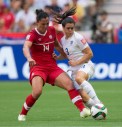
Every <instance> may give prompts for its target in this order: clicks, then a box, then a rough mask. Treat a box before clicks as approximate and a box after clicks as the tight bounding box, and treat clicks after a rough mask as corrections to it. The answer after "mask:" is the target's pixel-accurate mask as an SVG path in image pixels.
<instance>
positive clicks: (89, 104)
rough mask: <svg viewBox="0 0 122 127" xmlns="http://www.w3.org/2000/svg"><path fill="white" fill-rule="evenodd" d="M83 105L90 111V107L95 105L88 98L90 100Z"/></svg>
mask: <svg viewBox="0 0 122 127" xmlns="http://www.w3.org/2000/svg"><path fill="white" fill-rule="evenodd" d="M85 105H86V106H87V107H88V108H89V109H91V107H92V106H93V105H95V102H94V101H93V100H92V99H91V98H90V99H89V100H88V101H87V102H86V103H85Z"/></svg>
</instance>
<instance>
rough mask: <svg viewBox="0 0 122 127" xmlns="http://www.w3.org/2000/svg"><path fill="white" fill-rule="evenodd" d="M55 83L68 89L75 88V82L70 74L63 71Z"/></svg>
mask: <svg viewBox="0 0 122 127" xmlns="http://www.w3.org/2000/svg"><path fill="white" fill-rule="evenodd" d="M55 85H56V86H58V87H61V88H63V89H66V90H71V89H73V88H74V87H73V82H72V80H71V79H70V78H69V76H68V75H67V74H66V73H65V72H63V73H61V74H60V75H59V76H58V77H57V78H56V79H55Z"/></svg>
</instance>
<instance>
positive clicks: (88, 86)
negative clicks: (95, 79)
mask: <svg viewBox="0 0 122 127" xmlns="http://www.w3.org/2000/svg"><path fill="white" fill-rule="evenodd" d="M80 87H81V88H83V89H84V90H85V91H86V93H87V94H88V95H89V97H90V98H91V99H92V100H93V101H94V103H95V104H96V103H100V100H99V99H98V97H97V95H96V93H95V91H94V88H93V87H92V85H91V84H90V83H89V82H87V81H86V80H85V81H83V83H82V84H81V85H80Z"/></svg>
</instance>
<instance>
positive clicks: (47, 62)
mask: <svg viewBox="0 0 122 127" xmlns="http://www.w3.org/2000/svg"><path fill="white" fill-rule="evenodd" d="M26 40H27V41H30V42H32V46H31V48H30V52H31V56H32V58H33V59H34V60H35V61H36V63H37V64H39V65H42V66H45V67H47V66H51V67H52V66H53V64H54V65H56V61H55V60H54V59H53V58H52V53H53V51H54V41H55V40H56V31H55V29H54V28H53V27H50V26H49V27H48V29H47V31H46V32H45V33H44V34H40V33H39V31H38V30H37V28H35V29H33V30H32V31H31V32H30V33H29V34H28V35H27V37H26Z"/></svg>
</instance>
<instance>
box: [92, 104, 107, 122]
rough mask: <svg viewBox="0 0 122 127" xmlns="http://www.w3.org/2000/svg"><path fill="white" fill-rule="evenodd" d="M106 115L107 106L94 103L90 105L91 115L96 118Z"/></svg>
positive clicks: (99, 118) (101, 118)
mask: <svg viewBox="0 0 122 127" xmlns="http://www.w3.org/2000/svg"><path fill="white" fill-rule="evenodd" d="M106 115H107V108H106V107H105V106H104V105H103V104H95V105H94V106H92V107H91V116H92V117H93V118H94V119H96V120H104V119H105V118H106Z"/></svg>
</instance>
